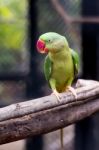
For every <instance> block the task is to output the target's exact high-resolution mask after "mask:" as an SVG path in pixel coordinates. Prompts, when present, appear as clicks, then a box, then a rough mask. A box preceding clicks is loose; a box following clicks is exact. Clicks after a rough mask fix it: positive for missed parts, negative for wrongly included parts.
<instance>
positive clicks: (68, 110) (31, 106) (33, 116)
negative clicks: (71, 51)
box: [0, 80, 99, 144]
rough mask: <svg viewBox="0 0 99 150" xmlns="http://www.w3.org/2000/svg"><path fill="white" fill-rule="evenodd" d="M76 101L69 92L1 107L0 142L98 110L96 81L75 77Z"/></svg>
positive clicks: (59, 125)
mask: <svg viewBox="0 0 99 150" xmlns="http://www.w3.org/2000/svg"><path fill="white" fill-rule="evenodd" d="M75 90H76V93H77V100H75V99H74V96H73V95H72V94H71V93H70V92H67V93H62V94H61V102H60V103H59V102H58V101H57V99H56V97H55V96H54V95H50V96H46V97H42V98H39V99H35V100H31V101H27V102H22V103H17V104H13V105H10V106H7V107H4V108H1V109H0V144H4V143H8V142H12V141H16V140H20V139H24V138H27V137H30V136H34V135H38V134H44V133H48V132H51V131H54V130H57V129H59V128H63V127H66V126H68V125H70V124H72V123H75V122H77V121H79V120H81V119H83V118H85V117H88V116H90V115H92V114H93V113H95V112H97V111H99V82H96V81H90V80H89V81H86V80H78V82H77V89H75Z"/></svg>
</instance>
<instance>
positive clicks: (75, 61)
mask: <svg viewBox="0 0 99 150" xmlns="http://www.w3.org/2000/svg"><path fill="white" fill-rule="evenodd" d="M70 50H71V55H72V59H73V64H74V76H76V75H77V74H78V70H79V56H78V53H77V52H76V51H74V50H73V49H70Z"/></svg>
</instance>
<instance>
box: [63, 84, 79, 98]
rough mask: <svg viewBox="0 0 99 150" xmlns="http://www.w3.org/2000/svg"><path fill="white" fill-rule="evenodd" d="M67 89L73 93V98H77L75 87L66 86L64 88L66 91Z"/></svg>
mask: <svg viewBox="0 0 99 150" xmlns="http://www.w3.org/2000/svg"><path fill="white" fill-rule="evenodd" d="M67 90H69V91H70V92H71V93H72V94H73V95H74V97H75V99H77V94H76V92H75V89H74V88H73V87H71V86H68V87H67V88H66V91H67Z"/></svg>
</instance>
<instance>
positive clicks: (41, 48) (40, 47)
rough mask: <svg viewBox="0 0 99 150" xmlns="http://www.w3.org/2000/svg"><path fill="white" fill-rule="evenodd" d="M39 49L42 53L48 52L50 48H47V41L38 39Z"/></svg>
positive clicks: (37, 45)
mask: <svg viewBox="0 0 99 150" xmlns="http://www.w3.org/2000/svg"><path fill="white" fill-rule="evenodd" d="M36 47H37V50H38V52H40V53H47V52H48V49H47V48H46V45H45V42H44V41H43V40H40V39H39V40H38V41H37V44H36Z"/></svg>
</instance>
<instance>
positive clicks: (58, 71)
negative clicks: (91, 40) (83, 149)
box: [36, 32, 79, 149]
mask: <svg viewBox="0 0 99 150" xmlns="http://www.w3.org/2000/svg"><path fill="white" fill-rule="evenodd" d="M36 47H37V50H38V52H39V53H42V54H47V56H46V57H45V61H44V74H45V78H46V80H47V81H48V84H49V86H50V88H51V89H52V93H53V94H54V95H55V96H56V97H57V100H58V102H60V93H62V92H66V91H68V90H69V91H70V92H71V93H72V94H73V95H74V97H75V99H77V94H76V92H75V89H74V88H73V87H71V85H72V83H73V80H74V79H75V77H76V76H77V74H78V70H79V56H78V53H77V52H76V51H74V50H73V49H71V48H70V47H69V44H68V41H67V39H66V37H65V36H63V35H60V34H58V33H55V32H47V33H44V34H42V35H41V36H40V37H39V38H38V40H37V43H36ZM61 148H62V149H63V130H62V129H61Z"/></svg>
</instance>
